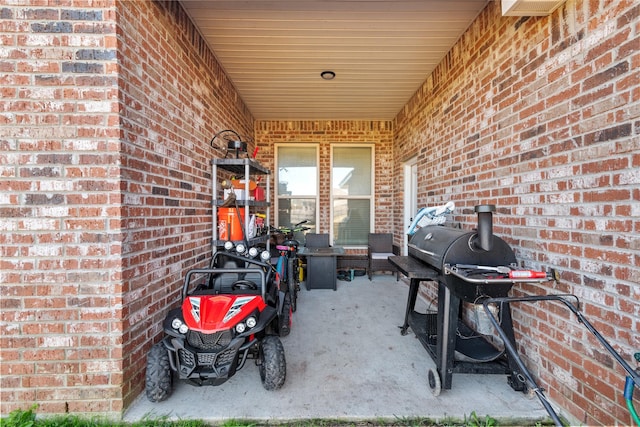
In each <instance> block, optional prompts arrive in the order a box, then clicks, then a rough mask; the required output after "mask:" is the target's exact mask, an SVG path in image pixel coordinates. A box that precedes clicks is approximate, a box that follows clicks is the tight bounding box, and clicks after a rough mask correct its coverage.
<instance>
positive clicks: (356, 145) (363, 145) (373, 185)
mask: <svg viewBox="0 0 640 427" xmlns="http://www.w3.org/2000/svg"><path fill="white" fill-rule="evenodd" d="M335 148H369V149H371V177H370V185H371V193H370V194H369V195H368V196H336V195H334V193H333V168H334V162H333V159H334V149H335ZM375 154H376V145H375V144H374V143H353V144H350V143H344V144H331V149H330V164H329V182H330V188H329V207H330V209H329V238H330V239H331V241H332V242H335V236H334V230H333V228H334V224H333V220H334V211H333V210H334V209H333V208H334V201H335V200H340V199H344V200H349V199H359V200H369V204H370V215H369V233H371V232H372V230H373V226H374V223H375V219H374V217H375V200H376V183H375V178H376V171H375V165H376V163H375ZM341 246H342V247H343V248H345V249H363V248H364V249H366V247H367V245H366V243H365V244H362V245H356V244H353V245H341Z"/></svg>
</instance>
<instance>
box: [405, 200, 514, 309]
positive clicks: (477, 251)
mask: <svg viewBox="0 0 640 427" xmlns="http://www.w3.org/2000/svg"><path fill="white" fill-rule="evenodd" d="M494 209H495V207H493V206H492V205H491V206H476V212H477V213H478V229H477V231H465V230H460V229H455V228H450V227H443V226H440V225H433V226H427V227H423V228H421V229H419V230H418V231H417V232H416V233H415V234H414V235H413V236H412V238H411V240H410V242H409V256H410V257H412V258H415V259H418V260H420V262H421V263H424V264H426V265H427V266H428V267H429V268H431V269H433V270H435V271H436V272H437V273H439V276H440V280H441V281H442V282H443V283H444V284H445V285H446V286H447V287H448V288H449V289H450V290H451V291H452V292H453V293H454V294H456V295H457V296H458V297H460V298H462V299H463V300H464V301H467V302H476V300H477V299H478V298H479V297H502V296H506V295H507V292H509V289H511V286H512V285H513V282H512V281H511V280H506V281H502V280H496V279H498V278H499V277H498V276H497V274H496V273H495V272H491V271H475V270H466V271H465V272H464V276H463V277H461V275H454V274H450V273H451V268H452V267H455V266H456V265H472V264H475V265H482V266H493V267H497V266H515V265H516V257H515V255H514V253H513V251H512V250H511V248H510V247H509V245H508V244H507V243H506V242H505V241H504V240H502V239H500V238H499V237H497V236H494V235H493V224H492V211H493V210H494ZM500 278H502V277H500ZM478 281H480V283H479V282H478ZM482 282H484V283H482Z"/></svg>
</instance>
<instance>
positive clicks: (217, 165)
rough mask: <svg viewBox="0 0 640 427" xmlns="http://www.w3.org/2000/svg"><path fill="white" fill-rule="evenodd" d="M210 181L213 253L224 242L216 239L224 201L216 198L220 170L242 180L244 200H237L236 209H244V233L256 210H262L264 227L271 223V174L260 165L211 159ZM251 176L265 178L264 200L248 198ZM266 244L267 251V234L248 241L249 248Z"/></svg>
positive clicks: (241, 161) (247, 160)
mask: <svg viewBox="0 0 640 427" xmlns="http://www.w3.org/2000/svg"><path fill="white" fill-rule="evenodd" d="M211 167H212V171H211V180H212V185H211V187H212V190H211V191H212V195H213V199H212V220H213V227H212V228H213V232H212V239H211V245H212V247H213V250H214V252H215V250H216V248H217V247H218V246H222V245H224V243H225V241H224V240H219V239H218V207H221V206H222V205H223V204H224V200H220V199H219V198H218V179H219V177H218V170H219V169H220V170H222V171H225V172H229V173H231V174H232V175H235V176H236V177H238V178H239V179H243V180H244V185H245V189H244V194H245V199H243V200H237V203H238V207H243V208H245V215H244V230H245V232H246V231H247V230H249V222H250V217H251V212H252V211H255V209H256V208H264V211H265V214H266V218H265V225H268V224H270V223H271V194H270V189H271V172H270V171H269V170H268V169H266V168H264V167H263V166H262V165H261V164H260V163H258V162H256V161H255V160H252V159H212V160H211ZM252 176H264V177H266V183H265V185H266V187H265V192H264V194H265V200H261V201H256V200H251V199H250V197H249V194H250V192H249V181H250V179H251V177H252ZM262 242H267V249H268V246H269V234H268V233H267V234H265V235H263V236H256V237H253V238H251V239H248V242H247V243H248V244H249V246H252V245H255V244H257V243H262Z"/></svg>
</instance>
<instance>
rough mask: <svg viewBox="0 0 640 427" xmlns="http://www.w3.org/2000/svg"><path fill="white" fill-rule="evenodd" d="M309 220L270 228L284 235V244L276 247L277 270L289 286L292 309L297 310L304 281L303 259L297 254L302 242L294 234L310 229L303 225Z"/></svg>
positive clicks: (273, 231) (281, 278)
mask: <svg viewBox="0 0 640 427" xmlns="http://www.w3.org/2000/svg"><path fill="white" fill-rule="evenodd" d="M307 222H308V220H304V221H301V222H299V223H297V224H294V225H292V226H291V227H279V228H275V227H272V228H271V230H270V231H271V232H272V233H276V234H282V235H284V241H283V242H282V244H279V245H278V244H276V249H277V250H278V253H279V256H278V262H277V263H276V271H277V273H278V275H279V276H280V280H281V281H284V282H285V283H286V284H287V287H288V288H289V293H290V295H291V310H292V311H296V310H297V308H298V302H297V301H298V291H299V290H300V282H301V281H302V277H301V275H302V269H301V268H300V264H301V261H300V259H299V258H298V255H297V254H298V247H299V246H300V242H299V241H297V240H296V239H295V238H294V234H295V233H298V232H301V231H307V230H310V229H311V228H310V227H303V226H302V225H303V224H306V223H307Z"/></svg>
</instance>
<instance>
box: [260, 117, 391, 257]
mask: <svg viewBox="0 0 640 427" xmlns="http://www.w3.org/2000/svg"><path fill="white" fill-rule="evenodd" d="M255 141H256V146H258V147H259V151H258V156H257V160H258V161H260V162H261V163H262V164H263V165H265V166H266V167H268V168H269V169H270V170H274V160H275V159H274V156H275V144H287V143H317V144H318V146H319V153H320V183H322V182H325V183H326V182H329V179H330V174H331V164H330V159H331V145H332V144H364V143H369V144H375V154H374V157H375V191H376V194H375V195H376V201H375V216H376V231H377V232H391V231H393V217H392V215H393V211H392V205H393V200H394V194H393V182H394V177H393V176H392V175H390V174H389V173H388V171H389V170H391V168H392V164H393V123H392V122H389V121H336V120H323V121H257V122H256V124H255ZM330 190H331V189H330V186H329V185H328V184H327V185H320V205H319V210H320V213H319V215H320V223H319V226H320V228H319V230H318V232H320V233H328V232H329V231H330V228H331V222H330V221H331V218H330V215H331V212H330V209H331V201H330ZM272 191H273V190H272ZM272 194H273V193H272ZM358 252H363V251H359V250H349V253H358ZM364 253H366V251H364Z"/></svg>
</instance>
